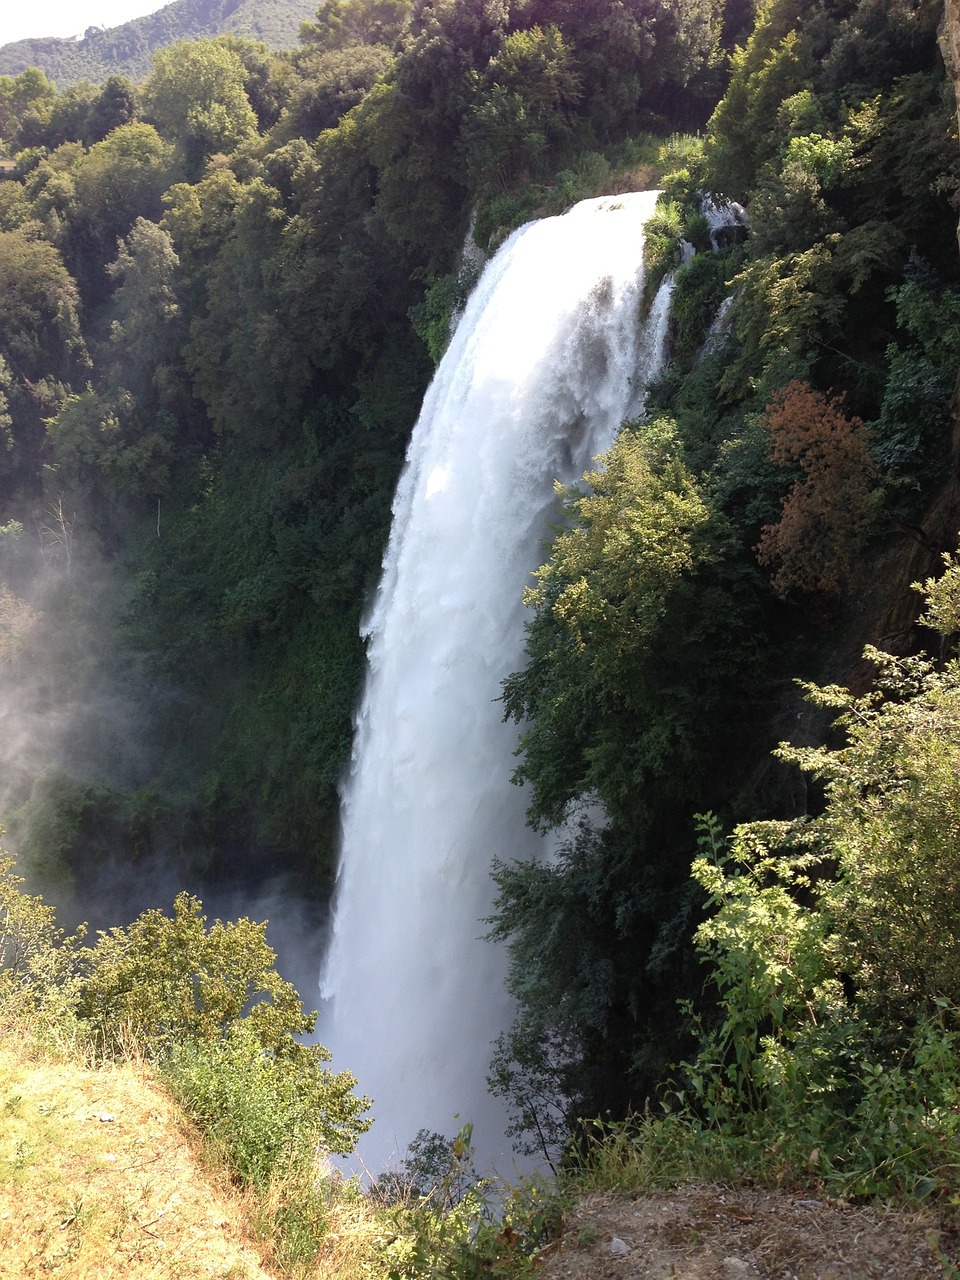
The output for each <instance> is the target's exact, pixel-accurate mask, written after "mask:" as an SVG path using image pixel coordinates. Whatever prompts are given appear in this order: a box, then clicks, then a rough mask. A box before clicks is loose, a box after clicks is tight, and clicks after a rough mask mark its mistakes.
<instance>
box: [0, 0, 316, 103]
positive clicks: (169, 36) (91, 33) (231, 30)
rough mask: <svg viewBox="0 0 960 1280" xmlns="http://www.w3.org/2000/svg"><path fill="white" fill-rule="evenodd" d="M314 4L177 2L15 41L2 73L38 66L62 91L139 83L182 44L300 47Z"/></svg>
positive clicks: (0, 63)
mask: <svg viewBox="0 0 960 1280" xmlns="http://www.w3.org/2000/svg"><path fill="white" fill-rule="evenodd" d="M316 8H317V5H316V3H315V0H174V3H173V4H168V5H166V6H165V7H164V8H162V9H160V10H159V11H158V12H157V13H151V14H148V15H147V16H146V17H144V18H136V19H135V20H134V21H133V22H125V23H124V24H123V25H122V26H120V27H110V28H108V29H103V28H100V27H88V28H87V30H86V32H85V33H84V36H83V38H82V39H81V40H61V39H58V38H56V37H49V38H45V39H37V40H16V41H14V42H13V43H12V44H6V45H4V46H3V47H2V48H0V75H9V76H16V75H19V74H20V72H21V71H25V70H26V69H27V68H28V67H39V68H40V69H41V70H42V71H43V72H44V73H45V74H46V75H47V76H48V77H49V78H50V79H51V80H53V81H54V82H55V83H56V84H57V86H58V87H59V88H61V89H62V88H66V87H67V86H69V85H71V84H76V82H77V81H78V80H90V81H92V82H93V83H94V84H101V83H102V82H103V81H104V80H106V79H107V78H108V77H109V76H113V75H126V76H130V78H131V79H133V80H141V79H143V77H144V76H146V74H147V73H148V72H149V70H150V60H151V58H152V57H153V55H154V53H156V51H157V50H158V49H162V48H164V47H165V46H166V45H169V44H176V42H177V41H178V40H188V39H202V38H204V37H206V38H212V37H213V36H219V35H236V36H247V37H248V38H249V39H252V40H260V41H262V42H263V43H264V44H266V45H268V46H269V47H270V48H271V49H290V48H293V47H294V46H295V45H296V43H297V35H298V32H299V30H300V23H301V22H302V21H304V20H305V19H308V18H312V17H313V15H314V13H315V12H316Z"/></svg>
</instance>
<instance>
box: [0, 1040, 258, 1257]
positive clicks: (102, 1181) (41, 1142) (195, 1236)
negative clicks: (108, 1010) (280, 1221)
mask: <svg viewBox="0 0 960 1280" xmlns="http://www.w3.org/2000/svg"><path fill="white" fill-rule="evenodd" d="M13 1039H14V1043H10V1042H9V1040H10V1037H5V1041H4V1045H3V1047H2V1049H0V1106H2V1111H3V1121H2V1126H0V1276H3V1277H11V1278H12V1277H14V1276H17V1277H27V1276H38V1275H60V1276H72V1277H77V1278H78V1280H79V1278H80V1277H87V1276H90V1277H93V1276H96V1277H97V1278H98V1280H110V1278H111V1277H120V1276H123V1277H124V1278H125V1280H139V1277H147V1276H151V1277H168V1276H171V1277H172V1276H176V1277H179V1278H182V1280H188V1278H192V1277H200V1276H209V1275H230V1276H232V1277H235V1280H266V1275H267V1273H266V1272H265V1271H263V1269H262V1268H261V1266H260V1262H259V1258H258V1256H257V1253H256V1250H255V1247H254V1245H253V1243H252V1241H251V1239H250V1236H249V1232H248V1229H247V1228H246V1227H245V1225H244V1220H243V1215H242V1211H241V1204H240V1201H239V1199H238V1197H237V1195H236V1193H235V1192H233V1191H232V1190H231V1189H229V1188H228V1187H226V1186H225V1185H216V1183H215V1179H214V1177H213V1175H212V1174H211V1172H210V1170H209V1168H205V1167H204V1166H203V1165H202V1164H201V1163H200V1162H199V1160H198V1158H197V1151H198V1141H197V1138H196V1136H195V1135H194V1136H193V1137H191V1136H190V1133H189V1131H188V1130H187V1128H186V1126H185V1122H184V1120H183V1118H182V1116H181V1113H180V1112H179V1110H178V1109H177V1107H176V1106H175V1105H174V1104H173V1102H172V1101H171V1100H170V1098H169V1096H168V1095H167V1094H166V1093H165V1092H164V1091H163V1090H162V1089H161V1088H159V1087H158V1085H157V1084H156V1083H155V1081H154V1080H153V1079H152V1078H151V1077H150V1076H149V1075H148V1074H147V1073H145V1072H143V1071H141V1070H138V1069H136V1068H135V1067H133V1066H130V1065H122V1066H110V1067H107V1068H101V1069H100V1070H90V1069H87V1068H83V1067H80V1066H78V1065H75V1064H72V1063H66V1062H59V1061H56V1060H53V1059H47V1058H44V1057H42V1056H34V1055H31V1054H28V1053H25V1052H22V1051H18V1050H17V1048H16V1045H15V1038H13Z"/></svg>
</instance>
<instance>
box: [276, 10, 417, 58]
mask: <svg viewBox="0 0 960 1280" xmlns="http://www.w3.org/2000/svg"><path fill="white" fill-rule="evenodd" d="M412 10H413V0H326V3H325V4H323V5H321V7H320V8H319V9H318V10H317V17H316V21H314V22H304V23H301V25H300V39H301V41H302V42H303V44H305V45H308V46H310V45H320V46H321V47H322V48H323V49H327V50H333V49H345V48H347V47H349V46H350V45H357V44H368V45H369V44H382V45H387V46H389V47H390V48H395V47H396V46H397V45H398V43H399V40H400V37H401V36H402V35H403V32H404V31H405V30H406V28H407V26H408V24H409V22H410V14H411V12H412Z"/></svg>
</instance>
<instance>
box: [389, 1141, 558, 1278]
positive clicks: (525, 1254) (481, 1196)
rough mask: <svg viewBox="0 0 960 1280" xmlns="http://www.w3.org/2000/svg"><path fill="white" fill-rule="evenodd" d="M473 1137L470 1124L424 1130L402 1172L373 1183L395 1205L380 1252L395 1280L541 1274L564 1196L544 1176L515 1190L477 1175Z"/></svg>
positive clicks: (505, 1276)
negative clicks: (453, 1132)
mask: <svg viewBox="0 0 960 1280" xmlns="http://www.w3.org/2000/svg"><path fill="white" fill-rule="evenodd" d="M471 1139H472V1126H471V1125H465V1126H464V1127H463V1128H462V1129H461V1130H460V1132H459V1133H458V1134H457V1136H456V1138H454V1139H453V1140H452V1141H448V1140H447V1139H445V1138H444V1137H443V1136H442V1135H441V1134H435V1133H429V1132H428V1131H426V1130H421V1132H420V1133H419V1134H418V1135H417V1137H416V1138H415V1139H414V1141H413V1143H411V1145H410V1149H409V1152H408V1155H407V1156H406V1157H405V1159H404V1161H403V1168H402V1171H395V1172H389V1171H388V1172H387V1174H386V1175H385V1176H384V1177H383V1178H382V1179H378V1181H377V1183H375V1184H374V1188H373V1193H374V1195H375V1196H377V1198H381V1199H382V1198H385V1199H386V1201H387V1203H392V1204H394V1205H395V1206H396V1207H395V1208H394V1209H393V1212H392V1215H391V1217H392V1222H393V1224H394V1226H395V1234H393V1235H392V1236H391V1237H390V1238H389V1239H388V1240H387V1242H386V1243H385V1245H384V1246H382V1248H381V1251H380V1252H381V1260H382V1263H383V1265H384V1266H385V1268H386V1271H387V1275H388V1277H389V1280H417V1278H419V1277H430V1278H431V1280H441V1278H442V1277H445V1276H451V1275H455V1276H462V1277H464V1280H480V1277H482V1276H499V1277H503V1278H504V1280H506V1278H507V1277H526V1276H533V1275H536V1274H537V1272H538V1270H539V1267H540V1259H539V1257H538V1254H539V1251H540V1249H541V1248H542V1247H543V1246H544V1245H545V1244H547V1243H548V1242H549V1240H550V1238H551V1237H552V1236H553V1235H554V1234H555V1233H556V1231H557V1229H558V1226H559V1220H560V1201H559V1198H558V1197H557V1196H556V1194H555V1193H551V1192H549V1191H546V1190H545V1189H544V1187H543V1186H542V1185H541V1183H540V1182H539V1180H537V1179H531V1180H529V1181H527V1182H525V1183H524V1184H523V1185H522V1186H520V1187H517V1188H514V1189H511V1188H508V1187H504V1186H501V1185H500V1184H499V1183H497V1182H496V1181H494V1180H492V1179H483V1180H477V1178H476V1175H475V1173H474V1172H473V1169H472V1147H471Z"/></svg>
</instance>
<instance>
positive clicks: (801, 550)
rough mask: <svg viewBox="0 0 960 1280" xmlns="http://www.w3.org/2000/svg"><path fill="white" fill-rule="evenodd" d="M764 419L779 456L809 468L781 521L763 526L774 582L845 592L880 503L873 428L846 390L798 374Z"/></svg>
mask: <svg viewBox="0 0 960 1280" xmlns="http://www.w3.org/2000/svg"><path fill="white" fill-rule="evenodd" d="M764 421H765V423H766V426H767V429H768V431H769V433H770V443H769V449H770V457H771V458H772V460H773V461H774V462H775V463H776V465H777V466H781V467H787V466H794V467H795V466H799V468H800V470H801V471H802V473H803V474H802V476H801V478H800V479H798V480H797V481H796V482H795V483H794V485H793V487H792V488H791V489H790V491H789V493H787V494H786V495H785V497H783V498H782V499H781V505H782V507H783V512H782V514H781V517H780V520H779V522H778V523H777V524H768V525H764V527H763V529H762V530H761V534H760V541H759V543H758V544H757V546H756V547H755V551H756V553H757V559H758V560H759V562H760V564H762V565H771V566H775V572H774V573H773V576H772V579H771V581H772V583H773V585H774V587H775V588H776V590H777V591H778V592H780V593H781V594H782V595H785V594H786V593H787V592H788V591H790V590H791V589H793V588H797V589H799V590H801V591H827V592H833V593H835V592H839V591H841V590H843V588H844V587H845V586H846V585H847V583H848V582H849V581H850V578H851V577H852V575H853V572H854V568H855V566H856V561H857V556H858V553H859V551H860V549H861V546H862V544H863V539H864V537H865V535H866V532H867V530H868V528H869V525H870V522H871V519H872V517H873V513H874V511H875V509H876V505H877V497H878V491H877V487H876V474H877V472H876V465H875V464H874V461H873V459H872V457H871V455H870V448H869V439H870V433H869V431H868V430H867V428H866V427H865V426H864V424H863V422H862V421H861V420H860V419H859V418H856V417H848V416H847V415H846V414H845V413H844V411H843V397H842V396H828V395H823V394H822V393H821V392H819V391H815V390H814V389H813V388H812V387H811V386H810V385H809V384H808V383H806V382H800V381H798V380H796V379H794V381H792V382H788V383H787V385H786V386H785V387H781V388H780V389H779V390H778V391H776V392H775V393H774V395H773V397H772V398H771V400H770V403H769V404H768V405H767V407H766V409H765V410H764Z"/></svg>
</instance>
